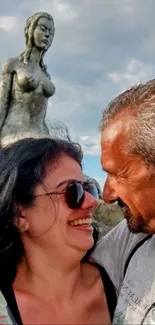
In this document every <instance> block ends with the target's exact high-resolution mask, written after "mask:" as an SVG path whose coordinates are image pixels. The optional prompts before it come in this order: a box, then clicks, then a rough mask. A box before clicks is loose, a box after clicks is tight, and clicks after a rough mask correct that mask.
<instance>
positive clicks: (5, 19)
mask: <svg viewBox="0 0 155 325" xmlns="http://www.w3.org/2000/svg"><path fill="white" fill-rule="evenodd" d="M0 28H3V29H5V30H6V31H10V30H12V29H17V28H18V19H17V17H15V16H0Z"/></svg>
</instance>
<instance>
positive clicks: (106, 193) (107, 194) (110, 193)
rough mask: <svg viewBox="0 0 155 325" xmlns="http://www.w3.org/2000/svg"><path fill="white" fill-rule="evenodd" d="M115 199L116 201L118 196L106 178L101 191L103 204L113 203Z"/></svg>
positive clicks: (111, 183) (111, 182) (110, 181)
mask: <svg viewBox="0 0 155 325" xmlns="http://www.w3.org/2000/svg"><path fill="white" fill-rule="evenodd" d="M117 199H118V195H117V193H116V192H115V190H114V187H113V181H112V180H110V178H109V176H108V177H107V179H106V182H105V185H104V189H103V200H104V202H105V203H113V202H115V201H116V200H117Z"/></svg>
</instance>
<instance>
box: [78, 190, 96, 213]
mask: <svg viewBox="0 0 155 325" xmlns="http://www.w3.org/2000/svg"><path fill="white" fill-rule="evenodd" d="M97 206H98V200H97V199H96V198H95V197H94V196H92V195H91V194H90V193H88V192H86V191H85V197H84V202H83V204H82V207H81V208H82V209H89V208H93V209H94V208H96V207H97Z"/></svg>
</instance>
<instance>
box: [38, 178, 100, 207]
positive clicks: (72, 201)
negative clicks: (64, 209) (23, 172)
mask: <svg viewBox="0 0 155 325" xmlns="http://www.w3.org/2000/svg"><path fill="white" fill-rule="evenodd" d="M85 191H86V192H88V193H89V194H91V195H92V196H93V197H94V198H95V199H97V200H98V198H99V196H98V190H97V187H96V186H95V184H93V183H88V182H79V181H74V182H71V183H69V184H68V185H67V187H66V188H65V190H64V191H63V192H51V193H44V194H39V195H35V197H38V196H44V195H59V194H65V199H66V203H67V205H68V207H69V208H70V209H73V210H74V209H80V208H81V206H82V204H83V202H84V198H85Z"/></svg>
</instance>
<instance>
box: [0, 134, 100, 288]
mask: <svg viewBox="0 0 155 325" xmlns="http://www.w3.org/2000/svg"><path fill="white" fill-rule="evenodd" d="M63 154H66V155H67V156H69V157H71V158H73V159H74V160H75V161H76V162H77V163H78V164H79V166H80V167H81V168H82V158H83V153H82V150H81V147H80V145H79V144H77V143H74V142H72V141H70V140H61V139H54V138H40V139H34V138H27V139H23V140H20V141H17V142H16V143H14V144H11V145H9V146H7V147H5V148H1V149H0V270H1V273H3V275H4V276H5V277H7V279H9V280H11V282H13V281H14V278H15V275H16V267H17V265H18V263H19V262H20V260H21V257H22V255H23V253H24V250H23V245H22V241H21V238H20V233H19V230H18V229H17V227H16V226H15V224H14V220H15V218H17V217H18V206H19V205H22V206H25V207H30V206H32V204H33V200H34V189H35V187H36V186H37V185H38V184H41V183H43V180H44V177H45V173H46V167H47V164H48V162H50V163H51V164H55V162H56V161H57V160H59V158H60V157H61V155H63ZM94 236H95V242H96V240H97V232H96V231H95V233H94ZM88 255H89V252H88V253H87V254H86V257H85V259H86V258H88ZM1 278H2V277H1Z"/></svg>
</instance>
